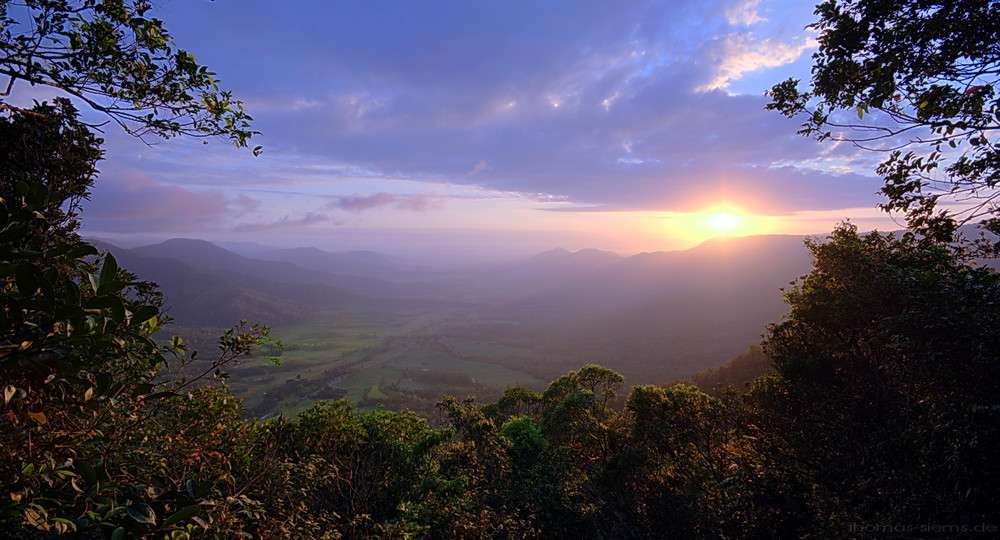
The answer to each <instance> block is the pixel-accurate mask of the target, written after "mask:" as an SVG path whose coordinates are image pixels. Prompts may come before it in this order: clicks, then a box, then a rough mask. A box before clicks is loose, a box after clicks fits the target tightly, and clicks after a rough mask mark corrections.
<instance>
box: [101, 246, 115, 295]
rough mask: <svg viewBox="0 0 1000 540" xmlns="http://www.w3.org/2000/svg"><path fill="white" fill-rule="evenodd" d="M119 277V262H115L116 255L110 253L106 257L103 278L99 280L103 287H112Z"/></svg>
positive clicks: (102, 271)
mask: <svg viewBox="0 0 1000 540" xmlns="http://www.w3.org/2000/svg"><path fill="white" fill-rule="evenodd" d="M117 276H118V261H116V260H115V257H114V255H112V254H110V253H108V254H107V255H106V256H105V257H104V266H103V267H102V268H101V277H100V278H99V280H98V281H99V283H100V285H101V287H104V286H105V285H110V284H111V283H114V281H115V277H117Z"/></svg>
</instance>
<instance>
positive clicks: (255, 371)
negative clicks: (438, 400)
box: [231, 309, 548, 414]
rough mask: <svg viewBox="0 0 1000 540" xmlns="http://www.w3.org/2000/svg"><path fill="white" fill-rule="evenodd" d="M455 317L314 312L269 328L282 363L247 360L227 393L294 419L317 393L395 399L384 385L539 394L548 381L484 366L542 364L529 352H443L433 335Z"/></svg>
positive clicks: (490, 347) (465, 347)
mask: <svg viewBox="0 0 1000 540" xmlns="http://www.w3.org/2000/svg"><path fill="white" fill-rule="evenodd" d="M454 316H455V315H454V314H440V313H437V314H419V313H415V312H413V311H412V310H405V309H401V310H398V311H395V312H394V311H391V310H384V309H383V310H378V311H375V310H371V309H369V310H364V309H357V310H347V309H341V310H337V311H331V312H328V313H319V314H317V315H316V317H315V318H314V319H313V320H311V321H310V322H308V323H306V324H300V325H296V326H292V327H284V328H277V329H275V330H274V332H273V334H274V337H276V338H277V339H280V340H282V341H283V342H284V343H285V344H286V349H285V351H284V352H283V354H282V356H281V362H282V363H281V364H280V365H273V364H271V363H269V362H267V361H266V360H264V359H251V360H249V361H247V362H245V363H243V364H242V365H240V366H236V367H235V368H233V369H232V370H231V372H232V375H233V381H234V382H233V387H234V388H238V389H239V390H240V395H241V396H243V397H244V398H245V399H246V404H247V406H248V407H250V408H254V407H257V406H258V405H259V406H260V407H263V408H265V409H268V410H271V411H272V412H273V411H281V412H282V413H284V414H295V413H297V412H298V411H300V410H302V409H303V408H305V407H307V406H308V405H309V404H310V403H311V402H312V399H309V396H310V394H311V393H315V392H316V389H317V388H324V387H325V388H328V389H330V390H331V391H334V392H339V393H343V395H344V397H346V398H347V399H350V400H351V401H353V402H355V403H359V402H361V401H363V400H364V401H367V402H368V403H371V402H372V401H378V400H385V399H390V398H393V397H398V396H390V395H388V394H386V391H385V389H387V388H389V387H395V388H397V389H404V390H405V389H420V390H423V391H425V393H426V392H433V391H435V390H434V389H435V388H446V387H447V388H449V389H452V390H454V389H456V388H467V389H468V390H469V391H470V392H472V391H474V390H475V389H476V388H482V387H483V386H496V387H507V386H513V385H522V386H527V387H531V388H541V387H544V385H545V384H546V383H547V382H548V381H542V380H539V379H538V378H537V377H534V376H532V375H529V374H527V373H525V372H522V371H518V370H517V369H512V368H511V367H509V366H508V367H505V366H503V365H499V362H498V363H492V362H491V360H492V359H494V358H496V359H504V358H506V359H516V361H515V364H517V363H525V362H538V361H541V359H540V358H539V357H538V356H537V355H533V354H532V353H531V351H527V350H525V349H518V348H516V347H506V346H502V345H497V344H491V343H477V342H475V341H474V340H468V341H454V340H448V345H447V346H442V345H441V344H442V343H443V338H438V337H435V335H434V329H436V328H441V327H442V325H444V324H446V323H447V322H448V321H449V320H451V319H453V318H454ZM453 345H454V346H453ZM449 347H450V348H449ZM299 381H301V383H300V382H299ZM394 394H398V392H394Z"/></svg>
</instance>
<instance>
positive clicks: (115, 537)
mask: <svg viewBox="0 0 1000 540" xmlns="http://www.w3.org/2000/svg"><path fill="white" fill-rule="evenodd" d="M111 540H125V528H124V527H118V528H117V529H115V532H113V533H111Z"/></svg>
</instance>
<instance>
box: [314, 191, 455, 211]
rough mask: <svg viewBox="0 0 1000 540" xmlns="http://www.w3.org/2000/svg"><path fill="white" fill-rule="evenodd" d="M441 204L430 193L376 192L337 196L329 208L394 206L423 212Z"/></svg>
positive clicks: (361, 208)
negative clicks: (399, 193) (401, 193)
mask: <svg viewBox="0 0 1000 540" xmlns="http://www.w3.org/2000/svg"><path fill="white" fill-rule="evenodd" d="M441 205H442V202H441V200H440V199H439V198H437V197H432V196H429V195H423V194H411V195H398V194H394V193H375V194H372V195H351V196H337V197H334V200H333V201H331V202H329V203H328V204H327V208H337V209H340V210H346V211H348V212H364V211H366V210H371V209H373V208H380V207H386V206H392V207H393V208H395V209H397V210H408V211H411V212H423V211H425V210H431V209H434V208H440V207H441Z"/></svg>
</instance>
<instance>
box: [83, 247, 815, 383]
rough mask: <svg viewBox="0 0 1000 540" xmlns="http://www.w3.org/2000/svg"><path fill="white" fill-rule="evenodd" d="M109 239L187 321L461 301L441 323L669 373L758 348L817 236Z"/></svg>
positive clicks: (569, 356) (282, 321) (588, 359)
mask: <svg viewBox="0 0 1000 540" xmlns="http://www.w3.org/2000/svg"><path fill="white" fill-rule="evenodd" d="M99 247H101V248H104V249H108V250H109V251H111V252H112V253H113V254H114V255H115V256H116V258H117V259H118V260H119V263H120V264H121V266H122V267H124V268H126V269H128V270H130V271H132V272H133V273H135V274H136V275H137V276H138V277H139V278H140V279H145V280H150V281H154V282H157V283H158V284H159V285H160V287H161V289H162V290H163V292H164V294H165V296H166V302H167V308H168V314H170V315H171V316H172V317H174V319H175V321H176V323H177V324H178V325H179V326H181V327H184V328H190V327H199V326H206V327H218V328H221V327H228V326H231V325H232V324H234V323H235V322H237V321H238V320H240V319H249V320H252V321H255V322H260V323H263V324H269V325H271V326H274V327H276V328H279V329H280V328H281V327H284V326H290V325H295V324H301V323H303V322H306V321H308V320H309V319H310V318H311V317H313V316H314V315H315V314H316V313H317V312H321V311H329V310H335V309H348V310H349V309H365V310H369V311H371V310H376V311H377V310H378V309H381V308H385V307H393V308H398V307H399V306H404V305H405V306H408V307H409V308H412V309H413V310H415V311H414V312H415V313H423V312H426V313H448V314H450V315H451V316H450V318H448V319H447V321H446V322H444V323H442V324H441V325H439V326H440V327H439V328H438V331H439V332H440V333H441V335H448V336H469V337H470V339H480V340H482V339H492V340H495V339H497V336H501V338H502V339H507V340H508V341H509V342H510V343H520V344H527V345H525V346H530V347H531V348H532V349H534V350H536V351H539V352H540V353H542V354H547V355H551V356H552V357H553V358H561V359H564V360H563V361H565V362H577V363H579V364H583V363H602V364H605V365H609V366H612V367H614V368H615V369H618V370H620V371H621V372H623V373H624V374H626V375H632V376H637V377H640V378H641V379H642V380H643V381H644V382H654V381H653V380H649V379H650V378H651V377H656V375H655V374H656V373H659V372H662V373H663V374H664V375H663V376H662V377H660V378H669V377H673V376H677V375H679V374H682V373H687V372H690V373H693V372H695V371H698V370H700V369H704V368H706V367H715V366H718V365H721V364H722V363H724V362H726V361H727V360H729V359H731V358H733V357H734V356H736V355H738V354H740V353H742V352H744V351H746V349H747V347H749V346H750V345H752V344H753V343H756V342H757V341H759V338H760V334H761V333H762V332H763V331H764V330H765V328H766V325H767V324H768V323H770V322H774V321H777V320H778V319H780V317H781V315H782V314H783V313H784V306H783V305H782V302H781V295H780V292H779V288H781V287H783V286H785V285H787V284H788V283H789V282H790V281H792V280H794V279H795V278H797V277H798V276H800V275H802V274H804V273H806V272H807V271H808V270H809V266H810V261H809V256H808V252H807V250H806V249H805V248H804V246H803V237H799V236H773V235H772V236H751V237H734V238H717V239H714V240H710V241H708V242H705V243H703V244H701V245H699V246H697V247H695V248H692V249H688V250H683V251H670V252H656V253H641V254H637V255H633V256H629V257H624V256H621V255H618V254H616V253H612V252H608V251H600V250H596V249H584V250H580V251H576V252H571V251H567V250H563V249H553V250H550V251H547V252H544V253H540V254H538V255H536V256H534V257H530V258H526V259H523V260H516V261H510V262H507V263H502V264H494V265H490V266H485V267H480V268H465V269H438V268H431V267H428V266H427V265H421V264H416V263H412V262H409V261H405V260H401V259H398V258H395V257H391V256H388V255H383V254H379V253H374V252H368V251H353V252H339V253H337V252H327V251H322V250H319V249H316V248H271V249H267V248H266V247H264V246H256V245H255V246H252V247H251V249H250V250H249V251H250V254H251V255H252V256H247V255H244V254H240V253H237V252H236V251H233V250H229V249H225V248H223V247H221V246H219V245H216V244H212V243H210V242H206V241H203V240H193V239H180V238H178V239H172V240H167V241H165V242H161V243H157V244H151V245H146V246H141V247H136V248H132V249H124V248H119V247H116V246H113V245H110V244H107V243H99ZM231 247H234V248H235V249H240V248H241V246H231ZM242 247H243V248H246V247H247V246H242ZM240 250H241V251H244V249H240ZM498 332H499V334H498ZM506 334H509V336H507V337H503V336H505V335H506ZM563 367H564V366H562V365H560V366H558V367H556V366H553V371H554V372H555V370H557V369H563Z"/></svg>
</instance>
